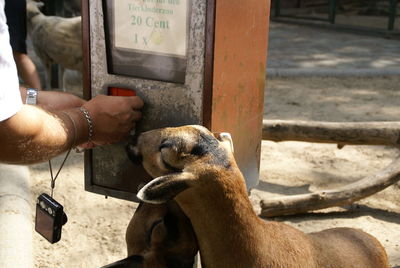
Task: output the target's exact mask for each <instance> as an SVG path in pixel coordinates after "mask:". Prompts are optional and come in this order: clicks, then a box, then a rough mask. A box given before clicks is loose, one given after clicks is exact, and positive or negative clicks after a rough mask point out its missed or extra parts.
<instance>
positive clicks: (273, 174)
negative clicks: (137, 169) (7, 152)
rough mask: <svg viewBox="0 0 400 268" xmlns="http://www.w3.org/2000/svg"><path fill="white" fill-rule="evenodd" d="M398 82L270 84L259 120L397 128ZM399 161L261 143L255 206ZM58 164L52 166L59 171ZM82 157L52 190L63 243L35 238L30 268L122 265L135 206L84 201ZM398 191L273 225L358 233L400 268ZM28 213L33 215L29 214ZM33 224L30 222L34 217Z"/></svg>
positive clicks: (377, 150) (361, 152)
mask: <svg viewBox="0 0 400 268" xmlns="http://www.w3.org/2000/svg"><path fill="white" fill-rule="evenodd" d="M399 85H400V77H399V76H395V77H381V78H376V77H375V78H310V77H308V78H291V79H289V78H270V79H268V84H267V89H266V97H265V118H268V119H291V120H293V119H299V120H300V119H301V120H326V121H342V122H345V121H395V120H396V121H398V120H399V118H400V109H399V108H398V106H399V103H400V91H399ZM398 155H399V152H398V150H397V149H393V148H388V147H383V146H345V147H344V148H343V149H341V150H339V149H337V148H336V146H335V145H326V144H311V143H302V142H282V143H273V142H268V141H264V142H263V143H262V160H261V176H260V184H259V187H258V188H257V189H255V190H253V191H252V193H251V196H250V197H251V200H252V202H253V204H254V209H255V210H256V211H259V209H260V207H259V200H260V199H261V198H262V197H272V196H281V195H290V194H300V193H308V192H312V191H315V190H319V189H328V188H333V187H337V186H340V185H344V184H347V183H350V182H353V181H355V180H359V179H361V178H363V177H364V176H366V175H371V174H373V173H375V172H377V171H378V170H380V169H382V168H384V167H385V166H386V165H388V164H389V163H390V162H391V161H392V160H393V159H394V158H395V157H397V156H398ZM60 159H61V157H58V158H57V160H55V161H54V163H53V166H55V167H58V165H59V163H60ZM31 176H32V186H33V192H34V195H33V197H32V208H33V207H34V200H35V198H36V196H37V195H39V194H40V193H42V192H49V188H50V175H49V171H48V165H47V164H40V165H34V166H31ZM83 183H84V176H83V156H82V154H76V153H73V154H72V156H71V157H70V158H69V159H68V161H67V164H66V167H65V168H64V170H63V171H62V172H61V174H60V178H59V179H58V181H57V183H56V191H55V198H56V199H57V200H58V201H59V202H61V203H62V204H63V205H64V207H65V211H66V213H67V214H68V218H69V219H68V223H67V224H66V225H65V226H64V228H63V234H62V240H61V241H60V242H59V243H57V244H54V245H50V244H49V243H48V242H46V241H45V240H44V239H42V238H41V236H39V235H38V234H36V233H34V258H35V266H36V267H51V268H54V267H59V268H62V267H68V268H70V267H84V268H88V267H100V266H102V265H105V264H108V263H110V262H113V261H116V260H118V259H120V258H123V257H125V255H126V249H125V242H124V235H125V229H126V227H127V225H128V222H129V220H130V218H131V216H132V215H133V212H134V209H135V207H136V204H134V203H130V202H127V201H122V200H116V199H113V198H108V199H105V198H104V197H102V196H99V195H96V194H92V193H88V192H85V191H84V189H83V188H84V187H83ZM399 196H400V189H399V187H398V186H391V187H389V188H387V189H386V190H384V191H382V192H380V193H378V194H376V195H374V196H372V197H369V198H367V199H364V200H362V201H360V202H357V204H354V205H352V206H350V207H345V208H332V209H329V210H324V211H322V212H321V211H319V212H315V213H310V214H306V215H301V216H293V217H279V218H274V219H273V220H278V221H284V222H286V223H288V224H290V225H293V226H295V227H297V228H299V229H301V230H303V231H305V232H312V231H319V230H322V229H326V228H331V227H338V226H347V227H356V228H361V229H363V230H364V231H367V232H369V233H371V234H373V235H374V236H376V237H377V238H378V239H379V240H380V241H381V243H382V244H383V245H384V246H385V248H386V250H387V252H388V255H389V258H390V261H391V265H392V267H400V198H399ZM32 211H34V209H32ZM32 219H33V215H32Z"/></svg>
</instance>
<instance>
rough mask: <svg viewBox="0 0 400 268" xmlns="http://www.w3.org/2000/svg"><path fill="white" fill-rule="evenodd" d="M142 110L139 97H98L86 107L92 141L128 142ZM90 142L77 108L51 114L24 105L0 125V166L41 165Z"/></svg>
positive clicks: (84, 123)
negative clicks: (90, 122)
mask: <svg viewBox="0 0 400 268" xmlns="http://www.w3.org/2000/svg"><path fill="white" fill-rule="evenodd" d="M142 106H143V102H142V100H141V99H140V98H139V97H112V96H103V95H99V96H97V97H95V98H94V99H92V100H90V101H88V102H86V103H85V104H84V105H83V107H84V108H86V109H87V111H88V112H89V114H90V116H91V118H92V123H93V137H92V141H93V142H94V143H96V144H108V143H114V142H117V141H120V140H122V139H123V138H125V137H126V136H127V135H128V133H129V131H130V130H131V129H132V128H133V127H134V126H135V123H136V121H138V120H139V119H140V118H141V113H140V112H139V111H138V110H139V109H140V108H141V107H142ZM71 119H72V120H73V121H74V123H75V126H76V131H75V128H74V124H73V123H72V121H71ZM74 133H75V134H74ZM74 141H75V142H74ZM87 141H88V122H87V120H86V119H85V117H84V116H83V114H82V112H81V111H80V110H79V109H78V108H73V109H68V110H64V111H55V112H50V111H46V110H44V109H41V108H39V107H36V106H31V105H23V107H22V109H21V110H20V111H19V112H18V113H17V114H15V115H14V116H12V117H10V118H8V119H6V120H4V121H2V122H0V162H5V163H13V164H30V163H35V162H41V161H44V160H48V159H50V158H52V157H54V156H56V155H58V154H60V153H62V152H64V151H66V150H68V149H69V148H70V147H72V146H76V145H79V144H82V143H85V142H87Z"/></svg>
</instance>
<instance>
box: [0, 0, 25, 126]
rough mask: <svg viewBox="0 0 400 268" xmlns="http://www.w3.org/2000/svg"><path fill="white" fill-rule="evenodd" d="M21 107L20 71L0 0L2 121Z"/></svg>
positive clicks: (0, 115) (0, 104)
mask: <svg viewBox="0 0 400 268" xmlns="http://www.w3.org/2000/svg"><path fill="white" fill-rule="evenodd" d="M21 108H22V100H21V95H20V92H19V81H18V73H17V67H16V66H15V62H14V58H13V54H12V49H11V45H10V35H9V33H8V26H7V24H6V15H5V14H4V0H0V122H1V121H3V120H5V119H8V118H10V117H11V116H13V115H14V114H16V113H17V112H18V111H19V110H20V109H21Z"/></svg>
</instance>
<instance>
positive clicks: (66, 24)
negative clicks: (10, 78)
mask: <svg viewBox="0 0 400 268" xmlns="http://www.w3.org/2000/svg"><path fill="white" fill-rule="evenodd" d="M41 5H43V4H42V3H41V2H35V1H32V0H28V1H27V8H26V9H27V25H28V34H29V35H30V37H31V39H32V44H33V48H34V50H35V53H36V54H37V55H38V57H39V58H40V60H41V61H42V63H43V65H44V67H45V69H46V88H47V89H51V65H52V64H59V66H60V74H59V78H60V79H59V82H60V84H61V86H60V88H62V89H63V90H64V91H65V89H64V84H65V83H64V70H65V69H71V70H78V71H82V66H83V65H82V29H81V24H82V23H81V17H80V16H79V17H73V18H62V17H57V16H45V15H44V14H43V13H42V12H41V11H40V9H39V6H41Z"/></svg>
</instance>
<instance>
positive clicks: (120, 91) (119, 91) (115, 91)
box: [108, 87, 136, 96]
mask: <svg viewBox="0 0 400 268" xmlns="http://www.w3.org/2000/svg"><path fill="white" fill-rule="evenodd" d="M108 95H110V96H136V92H135V91H134V90H132V89H127V88H120V87H109V88H108Z"/></svg>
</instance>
